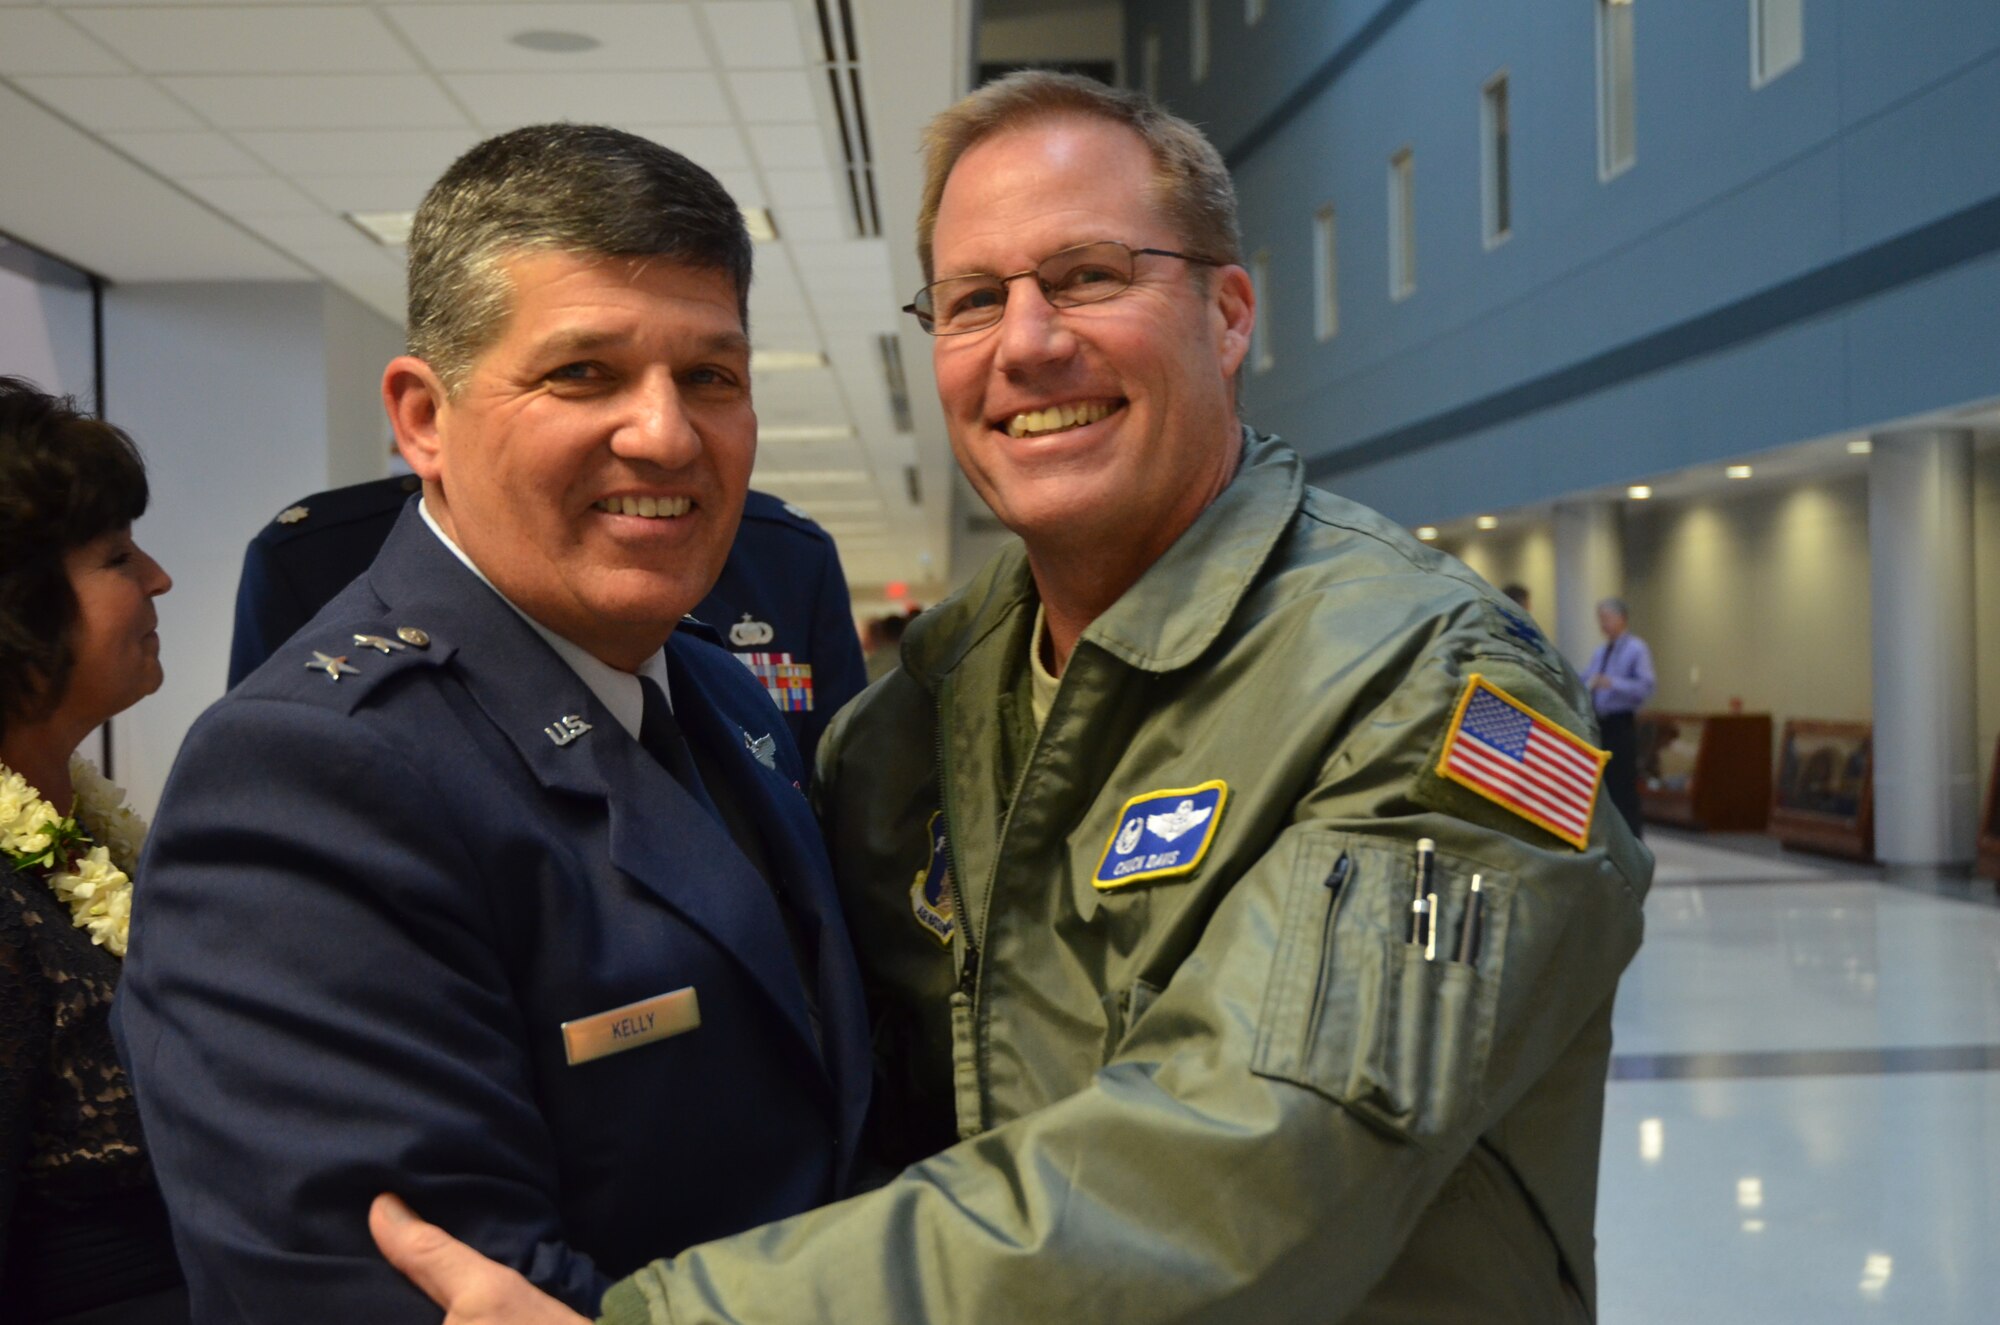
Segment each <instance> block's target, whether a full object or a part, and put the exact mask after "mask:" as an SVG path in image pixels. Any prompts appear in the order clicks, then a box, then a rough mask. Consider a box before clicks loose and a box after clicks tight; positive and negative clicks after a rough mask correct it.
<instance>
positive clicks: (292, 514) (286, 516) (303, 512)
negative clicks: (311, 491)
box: [278, 506, 312, 524]
mask: <svg viewBox="0 0 2000 1325" xmlns="http://www.w3.org/2000/svg"><path fill="white" fill-rule="evenodd" d="M311 514H312V512H311V511H309V510H307V509H306V508H305V507H303V506H287V507H286V508H285V509H284V510H282V511H279V512H278V523H279V524H297V523H298V522H299V521H301V520H303V519H305V518H306V517H307V516H308V515H311Z"/></svg>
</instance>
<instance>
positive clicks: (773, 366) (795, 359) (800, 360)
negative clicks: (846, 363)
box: [750, 350, 826, 373]
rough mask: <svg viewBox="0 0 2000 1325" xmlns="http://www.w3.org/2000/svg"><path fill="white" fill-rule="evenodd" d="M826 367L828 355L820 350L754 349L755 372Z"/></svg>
mask: <svg viewBox="0 0 2000 1325" xmlns="http://www.w3.org/2000/svg"><path fill="white" fill-rule="evenodd" d="M824 367H826V355H824V354H822V353H821V352H820V351H818V350H752V351H750V371H751V372H753V373H798V372H804V371H806V370H808V369H811V368H824Z"/></svg>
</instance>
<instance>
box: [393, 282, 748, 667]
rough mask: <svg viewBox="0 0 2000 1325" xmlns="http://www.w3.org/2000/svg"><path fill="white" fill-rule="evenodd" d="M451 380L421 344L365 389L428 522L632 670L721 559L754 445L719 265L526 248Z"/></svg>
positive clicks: (704, 586)
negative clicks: (385, 411)
mask: <svg viewBox="0 0 2000 1325" xmlns="http://www.w3.org/2000/svg"><path fill="white" fill-rule="evenodd" d="M503 267H504V268H505V270H506V272H507V274H508V276H509V278H510V279H511V282H512V287H513V292H514V297H513V307H512V311H511V313H510V315H509V317H508V320H507V323H506V325H505V327H504V328H503V329H502V331H501V334H500V336H499V337H498V339H497V340H495V341H494V342H493V344H491V345H489V346H488V347H487V348H486V350H485V351H484V352H483V353H482V354H481V355H480V356H479V358H478V359H477V360H476V361H475V363H474V364H473V366H472V370H471V372H470V374H469V375H468V377H467V379H466V381H465V384H464V386H463V387H462V388H461V389H460V391H459V393H458V395H457V396H456V397H452V398H446V396H445V394H444V392H443V390H442V387H441V385H440V384H439V383H438V382H437V379H436V376H435V374H433V373H432V372H431V371H430V368H429V366H428V365H427V364H425V363H424V362H423V361H422V360H420V359H414V358H409V357H407V356H406V357H404V358H401V359H398V360H396V361H395V362H393V363H391V364H390V365H389V369H388V372H387V373H386V374H385V376H384V379H383V391H384V395H385V397H386V399H387V401H388V404H389V410H390V415H391V417H392V418H393V419H394V420H395V423H396V431H397V437H398V440H399V442H400V444H401V445H402V447H403V451H404V454H405V456H406V457H407V458H408V459H409V461H410V466H411V468H412V469H414V470H415V471H416V472H417V474H418V475H419V476H420V477H421V478H422V479H423V480H424V499H425V502H426V503H427V505H428V507H429V509H430V511H431V513H432V515H433V516H434V517H435V518H436V519H437V521H438V523H439V525H440V526H441V527H442V528H443V529H444V530H445V532H446V533H448V534H450V535H451V537H452V540H453V541H454V542H456V543H457V544H458V545H459V547H460V548H462V549H464V551H465V554H466V555H467V556H468V557H470V558H471V559H472V561H473V564H475V565H476V566H478V567H479V569H480V570H481V571H482V572H483V573H484V574H485V575H486V577H487V578H488V579H490V580H491V581H492V582H493V584H494V587H496V588H497V589H499V590H500V592H501V593H502V594H504V595H505V596H506V597H507V598H508V599H509V600H510V601H511V602H513V603H514V604H515V606H517V607H519V608H520V609H521V610H522V611H524V612H526V613H527V614H528V615H529V616H531V617H533V618H534V619H535V620H537V621H539V622H541V623H542V624H543V625H544V626H547V627H548V628H549V629H550V630H553V631H554V632H556V633H557V634H558V635H561V636H563V637H564V638H565V639H568V640H571V641H573V642H575V643H576V644H578V645H580V646H582V647H583V648H584V649H586V650H588V651H589V652H590V653H591V654H593V655H594V656H596V657H598V658H600V659H602V660H603V661H605V662H607V663H609V664H611V665H612V666H614V667H620V668H624V669H625V670H628V671H629V670H632V669H633V668H636V667H637V666H638V665H639V664H640V663H641V662H643V661H644V660H645V659H646V658H647V657H649V656H651V654H652V653H653V652H654V651H655V650H656V649H658V648H659V647H660V645H661V644H662V643H663V642H664V641H665V640H666V638H667V636H668V635H669V634H671V633H672V631H673V628H674V625H675V623H676V622H677V621H678V620H679V619H680V618H681V616H682V615H683V614H685V613H686V612H688V611H690V610H691V609H692V608H693V607H694V606H695V604H696V603H698V602H700V601H701V599H702V598H703V597H704V596H705V595H706V594H707V593H708V591H709V589H710V588H711V587H712V586H713V585H714V583H715V579H716V577H717V576H718V575H720V574H721V573H722V563H723V561H724V560H725V559H726V558H727V557H728V555H729V547H730V543H731V542H732V541H733V540H734V538H735V537H736V526H737V522H738V521H739V520H740V519H741V517H742V514H743V495H744V490H745V489H746V487H747V486H748V484H749V481H750V467H751V464H752V462H753V461H754V460H755V458H756V449H757V416H756V414H755V412H754V410H753V409H752V407H751V399H750V346H749V341H748V339H747V338H746V337H745V335H744V333H743V323H742V318H741V317H740V315H739V314H738V311H737V292H736V288H735V286H734V284H733V283H732V282H731V280H730V278H729V277H728V276H727V275H725V274H723V273H721V272H717V271H711V270H708V269H705V268H695V267H689V266H686V265H683V264H680V263H676V262H673V261H671V260H669V259H665V258H650V259H648V258H631V259H628V258H608V257H598V256H588V255H578V254H570V253H528V254H521V255H517V256H515V257H512V258H509V259H506V260H505V261H504V262H503Z"/></svg>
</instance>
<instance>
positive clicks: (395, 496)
mask: <svg viewBox="0 0 2000 1325" xmlns="http://www.w3.org/2000/svg"><path fill="white" fill-rule="evenodd" d="M419 486H420V484H419V483H418V481H417V479H416V477H415V476H414V475H409V474H404V475H400V476H392V477H389V478H384V479H375V480H373V481H372V482H368V483H356V484H353V485H351V486H349V487H345V488H334V489H333V490H331V491H329V492H319V493H314V494H313V495H312V496H310V497H302V498H300V499H299V500H298V501H296V502H294V503H293V504H292V505H290V506H287V507H286V508H285V509H284V510H283V511H280V512H279V513H278V517H277V518H276V519H275V520H273V521H271V523H270V524H268V525H266V526H264V528H263V529H261V530H259V531H258V533H257V536H256V537H255V538H253V539H251V540H250V546H249V547H248V548H246V549H245V550H244V553H243V578H242V579H241V580H239V581H238V582H237V586H236V632H235V635H234V637H233V638H232V640H231V642H230V648H229V684H230V685H231V686H234V685H236V684H237V683H238V682H239V681H241V680H242V679H243V678H244V677H246V676H248V675H250V673H252V672H254V671H256V670H257V668H258V666H260V665H261V664H262V663H263V661H264V660H265V659H266V658H268V657H270V656H271V654H272V653H273V652H275V651H276V650H277V648H278V646H279V645H281V644H283V643H284V642H285V641H286V640H288V639H290V638H291V637H292V636H293V635H294V634H296V633H297V632H298V630H299V628H300V627H301V626H303V625H305V623H306V622H308V621H310V620H311V619H312V617H313V614H314V613H316V612H318V611H319V610H320V608H322V607H324V606H325V605H326V604H327V602H328V601H329V600H331V599H332V598H333V596H334V595H335V594H337V593H339V592H340V591H341V590H342V589H345V588H346V587H347V586H348V584H349V583H350V582H351V581H353V579H354V578H355V577H356V576H358V575H360V574H361V572H363V571H365V570H367V569H368V564H369V563H370V562H372V561H374V560H375V554H376V553H377V552H379V551H381V550H382V544H383V542H384V540H386V539H387V538H388V537H389V530H390V529H391V528H392V527H394V525H395V523H396V517H397V516H399V515H401V514H402V512H403V507H404V506H406V505H407V504H408V503H409V501H410V498H411V496H412V495H413V494H415V493H416V491H417V490H418V488H419ZM694 616H695V618H696V619H697V620H700V621H702V622H705V623H706V624H708V625H711V626H713V627H715V629H716V630H717V631H719V632H721V633H722V634H723V635H724V637H725V639H726V641H727V643H728V646H729V648H730V650H731V651H732V652H734V653H735V654H736V656H737V657H738V658H739V659H741V660H742V662H743V663H744V664H745V665H746V666H748V667H749V668H750V670H751V672H752V673H753V674H754V675H755V676H756V677H757V679H758V680H760V681H762V682H763V683H764V687H765V689H766V690H767V691H769V692H770V695H771V699H772V701H773V702H774V703H776V704H777V706H778V708H779V710H780V711H781V712H782V713H784V715H785V725H786V726H787V727H789V728H791V732H792V740H793V741H795V742H796V743H797V744H798V747H799V753H800V754H801V755H802V756H803V757H804V759H805V762H806V766H807V767H808V768H810V767H811V766H812V761H813V754H814V752H815V751H816V750H817V749H818V748H819V738H820V734H821V733H822V732H824V731H825V730H826V724H827V723H828V722H829V721H831V720H832V718H833V715H834V713H835V712H836V711H838V710H839V708H840V706H841V705H842V704H845V703H846V702H847V701H848V700H850V699H852V698H854V697H855V696H856V695H858V694H860V693H861V690H862V688H863V687H864V686H866V685H867V684H868V675H867V670H866V664H865V663H864V661H863V660H862V656H861V641H860V639H859V637H858V636H857V635H856V634H855V632H854V609H853V605H852V602H851V601H850V599H849V598H848V594H847V577H846V575H845V574H844V573H843V572H842V570H841V568H840V553H839V552H838V551H837V550H836V549H835V547H834V544H833V536H832V535H831V534H829V533H827V532H826V530H824V529H822V528H820V527H819V526H818V525H817V524H815V523H813V521H812V519H811V518H810V517H809V516H807V515H806V513H805V512H804V511H802V510H800V509H799V508H798V507H796V506H793V505H791V504H790V503H789V502H785V501H781V500H779V499H778V498H776V497H773V496H771V495H770V494H769V493H764V492H758V491H756V490H754V489H753V490H752V491H751V492H750V494H749V496H748V497H747V498H746V499H745V501H744V503H743V524H742V526H741V527H740V528H739V529H738V530H737V533H736V541H735V543H734V544H733V545H732V546H731V547H730V549H729V560H728V561H727V562H725V563H723V567H722V575H721V577H720V578H719V579H717V580H716V582H715V587H714V588H713V589H711V590H709V592H708V596H707V597H705V598H703V599H702V600H701V602H700V604H699V605H698V606H696V608H695V610H694Z"/></svg>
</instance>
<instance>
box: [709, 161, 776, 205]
mask: <svg viewBox="0 0 2000 1325" xmlns="http://www.w3.org/2000/svg"><path fill="white" fill-rule="evenodd" d="M715 178H716V180H717V181H718V182H720V183H721V185H722V187H723V188H725V189H728V190H729V196H730V197H732V198H734V199H736V205H737V206H738V207H769V206H770V205H771V200H770V199H769V198H768V197H766V196H765V195H764V181H762V180H760V179H758V178H757V176H756V175H755V174H754V173H752V172H751V171H748V170H718V171H716V172H715Z"/></svg>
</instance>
